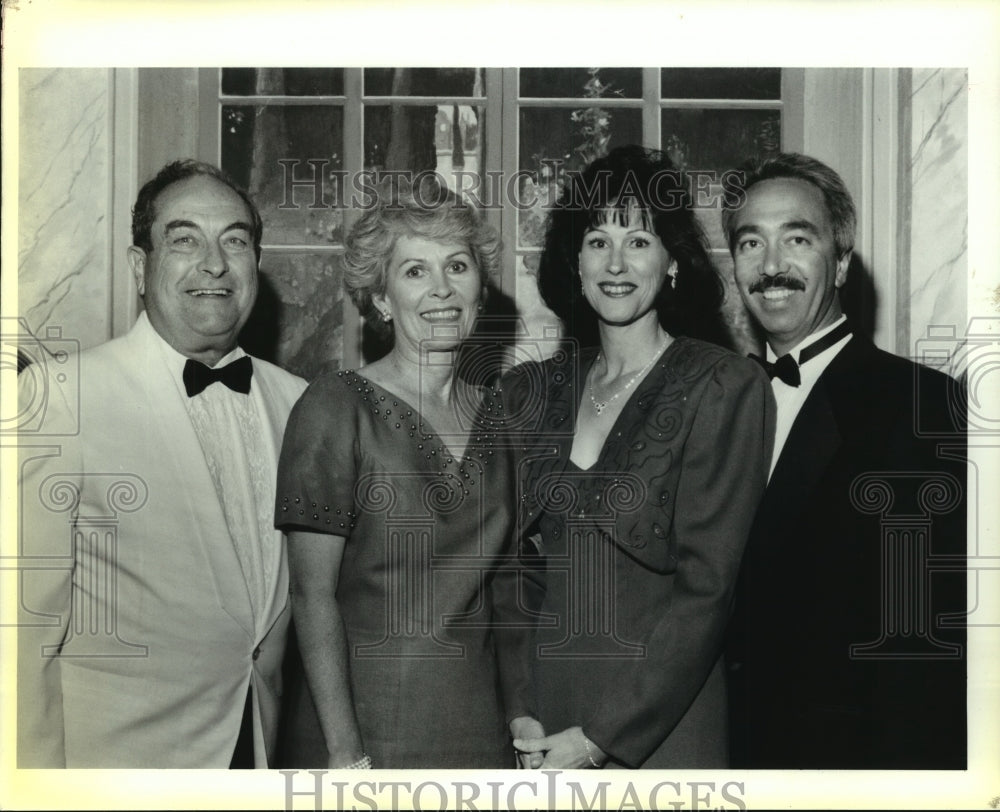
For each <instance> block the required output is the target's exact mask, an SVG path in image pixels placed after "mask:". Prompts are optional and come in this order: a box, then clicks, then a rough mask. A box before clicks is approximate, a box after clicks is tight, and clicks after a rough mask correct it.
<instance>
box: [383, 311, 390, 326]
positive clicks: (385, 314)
mask: <svg viewBox="0 0 1000 812" xmlns="http://www.w3.org/2000/svg"><path fill="white" fill-rule="evenodd" d="M382 321H384V322H385V323H386V324H388V323H389V322H390V321H392V313H389V312H386V313H383V314H382Z"/></svg>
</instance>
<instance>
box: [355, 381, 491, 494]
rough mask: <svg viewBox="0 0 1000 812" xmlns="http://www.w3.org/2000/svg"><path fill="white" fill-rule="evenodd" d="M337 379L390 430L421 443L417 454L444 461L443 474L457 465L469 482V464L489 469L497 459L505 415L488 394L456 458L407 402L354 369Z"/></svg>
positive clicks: (477, 411)
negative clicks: (500, 432)
mask: <svg viewBox="0 0 1000 812" xmlns="http://www.w3.org/2000/svg"><path fill="white" fill-rule="evenodd" d="M337 377H338V378H341V379H342V380H343V381H344V384H345V385H347V386H350V387H353V388H356V390H357V392H358V393H359V394H360V395H361V400H362V401H363V402H365V403H368V404H369V409H370V411H371V413H372V415H374V416H375V417H380V418H381V419H382V420H383V421H385V422H386V424H387V425H389V426H390V427H393V428H396V429H398V430H400V431H403V430H405V431H407V433H408V434H409V436H410V437H411V438H413V439H415V440H417V450H418V451H419V452H421V453H422V454H423V455H424V458H425V459H426V460H428V461H432V460H435V459H437V460H440V461H441V467H442V470H441V471H440V472H439V473H441V474H443V473H445V471H446V470H447V469H448V468H449V467H450V466H452V465H454V464H455V463H457V464H458V473H459V476H460V477H462V478H463V479H468V478H469V474H468V472H467V471H465V470H464V468H465V464H466V463H478V464H479V465H483V466H485V465H486V464H487V463H488V462H489V459H490V458H491V457H493V456H494V455H495V450H494V448H495V446H496V440H497V436H498V433H499V431H500V430H501V428H502V426H503V414H502V407H501V405H500V403H499V402H498V401H494V400H493V399H491V398H490V397H489V396H488V394H484V396H483V398H482V399H481V401H480V404H479V407H478V408H477V409H476V413H475V417H474V418H473V425H472V427H471V428H470V430H469V434H468V440H467V441H466V445H465V451H464V453H463V454H462V455H456V454H453V453H452V450H451V449H450V448H449V447H448V445H447V444H446V443H445V442H444V440H443V439H442V438H441V435H440V433H439V432H438V431H437V430H436V429H434V428H433V427H431V426H429V425H427V424H425V422H424V419H423V417H422V416H421V415H420V413H419V412H418V411H417V410H416V409H415V408H414V407H413V406H412V405H411V404H410V403H408V402H407V401H406V400H404V399H403V398H401V397H399V396H397V395H395V394H393V393H391V392H390V391H389V390H387V389H385V388H384V387H382V386H380V385H379V384H377V383H375V382H374V381H371V380H369V379H368V378H366V377H365V376H364V375H361V374H360V373H358V372H357V371H356V370H353V369H347V370H341V371H340V372H338V373H337ZM484 405H485V412H486V413H485V414H484V409H483V406H484Z"/></svg>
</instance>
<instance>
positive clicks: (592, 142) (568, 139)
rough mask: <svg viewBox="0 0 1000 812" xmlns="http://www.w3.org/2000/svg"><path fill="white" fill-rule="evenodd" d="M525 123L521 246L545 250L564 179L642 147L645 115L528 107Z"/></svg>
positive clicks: (521, 164)
mask: <svg viewBox="0 0 1000 812" xmlns="http://www.w3.org/2000/svg"><path fill="white" fill-rule="evenodd" d="M520 123H521V127H520V143H519V145H518V146H519V153H518V156H519V157H518V162H519V166H518V168H519V169H520V170H521V173H522V174H521V175H519V176H518V184H517V195H518V198H517V201H516V203H517V206H518V208H519V209H520V211H519V213H518V244H519V245H522V246H536V245H541V244H542V239H543V237H544V235H545V216H546V214H547V213H548V209H549V208H550V207H551V206H552V205H553V204H554V203H555V200H556V198H557V197H558V194H559V190H560V188H561V184H562V181H563V177H564V173H565V172H566V171H568V170H572V171H579V170H581V169H583V168H584V167H585V166H586V165H587V164H588V163H590V162H591V161H592V160H593V159H594V158H596V157H597V156H598V155H604V154H606V153H607V151H608V150H609V149H613V148H614V147H617V146H622V145H624V144H641V143H642V111H641V110H638V109H636V110H607V109H604V108H601V107H596V106H595V107H587V108H581V109H578V110H565V109H561V110H552V109H546V108H543V107H525V108H522V109H521V116H520ZM510 191H513V190H510Z"/></svg>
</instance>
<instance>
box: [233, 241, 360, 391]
mask: <svg viewBox="0 0 1000 812" xmlns="http://www.w3.org/2000/svg"><path fill="white" fill-rule="evenodd" d="M342 281H343V267H342V265H341V255H340V254H339V253H335V252H332V251H331V252H325V253H321V254H316V253H312V254H301V253H277V252H269V251H265V252H264V256H263V258H262V260H261V279H260V292H259V294H258V296H257V305H256V307H254V311H253V313H252V315H251V316H250V319H249V321H248V322H247V325H246V327H244V328H243V333H242V334H241V336H240V343H241V344H242V345H243V346H244V347H245V348H246V350H247V352H250V353H251V354H253V355H258V356H260V357H262V358H264V359H266V360H268V361H271V362H273V363H276V364H279V365H281V366H282V367H284V368H285V369H287V370H289V371H290V372H294V373H295V374H296V375H301V376H302V377H303V378H306V379H307V380H311V379H312V378H314V377H316V375H318V374H319V373H320V372H321V371H323V370H324V369H328V368H333V369H338V368H340V366H341V364H342V362H343V357H344V289H343V286H342Z"/></svg>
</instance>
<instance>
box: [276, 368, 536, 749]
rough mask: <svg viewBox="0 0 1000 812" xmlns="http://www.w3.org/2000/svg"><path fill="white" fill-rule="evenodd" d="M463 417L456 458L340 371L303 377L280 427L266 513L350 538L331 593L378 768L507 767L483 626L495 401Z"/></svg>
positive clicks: (493, 558) (498, 468)
mask: <svg viewBox="0 0 1000 812" xmlns="http://www.w3.org/2000/svg"><path fill="white" fill-rule="evenodd" d="M467 419H468V425H469V429H470V432H469V441H468V447H467V449H466V451H465V454H464V457H463V458H455V457H454V456H453V455H452V454H451V453H450V451H449V450H448V447H447V446H446V445H445V444H444V443H443V442H442V440H441V438H440V437H439V436H438V435H437V434H436V433H435V432H434V430H433V428H432V427H431V426H429V425H426V424H424V423H423V422H422V421H421V417H420V414H419V413H418V411H417V409H416V408H415V407H414V406H413V405H411V404H408V403H406V402H405V401H403V400H401V399H400V398H398V397H396V396H395V395H393V394H391V393H389V392H388V391H386V390H383V389H382V388H380V387H379V386H377V385H376V384H374V383H372V382H371V381H368V380H367V379H366V378H364V377H363V376H361V375H359V374H357V373H356V372H353V371H341V372H331V373H327V374H325V375H323V376H321V377H319V378H318V379H316V380H315V381H314V382H313V383H312V384H311V385H310V387H309V388H308V390H306V392H305V394H304V395H303V396H302V398H301V400H300V401H299V402H298V404H297V405H296V406H295V409H294V410H293V411H292V414H291V416H290V418H289V421H288V427H287V429H286V432H285V439H284V444H283V447H282V451H281V459H280V463H279V468H278V486H277V505H276V519H275V523H276V525H277V526H278V527H280V528H282V529H284V530H286V531H287V530H294V529H301V530H306V531H311V532H318V533H328V534H332V535H339V536H343V537H344V538H345V539H346V543H345V547H344V555H343V559H342V563H341V569H340V575H339V582H338V588H337V602H338V605H339V607H340V610H341V612H342V615H343V618H344V623H345V626H346V632H347V639H348V648H349V654H348V656H349V667H350V677H351V687H352V691H353V698H354V705H355V710H356V713H357V717H358V722H359V725H360V728H361V735H362V740H363V744H364V747H365V750H366V752H367V753H368V754H369V755H370V756H371V757H372V759H373V762H374V764H375V766H376V767H379V768H441V767H454V768H502V767H509V766H512V765H513V761H512V758H513V754H512V750H511V746H510V741H509V738H508V735H507V732H506V722H507V718H508V716H507V715H506V714H505V711H504V707H503V701H502V698H501V695H500V691H499V683H500V677H499V671H498V663H497V659H498V658H497V653H496V650H497V645H498V643H497V639H496V636H495V635H494V633H493V629H492V627H493V625H494V621H495V617H496V615H497V607H501V609H502V607H504V606H505V605H507V604H505V601H506V600H507V599H508V597H509V596H508V594H507V592H508V590H507V587H506V586H505V584H506V581H505V580H504V579H502V578H498V577H497V572H498V568H500V569H502V566H501V565H502V564H503V557H504V555H505V554H506V549H507V546H508V545H509V544H510V541H511V525H512V516H511V504H512V499H511V497H510V492H511V485H512V483H511V468H510V464H509V458H508V455H507V454H505V453H504V452H503V451H502V449H499V448H498V444H497V437H498V432H499V430H500V429H501V424H502V407H501V406H500V404H499V400H498V399H497V398H495V397H494V396H493V395H492V393H489V392H487V393H486V394H485V395H484V397H483V398H482V401H481V402H479V403H469V404H467ZM514 588H515V589H516V586H515V587H514ZM514 602H515V603H516V598H515V599H514ZM512 710H513V711H514V712H519V711H518V709H512Z"/></svg>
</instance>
